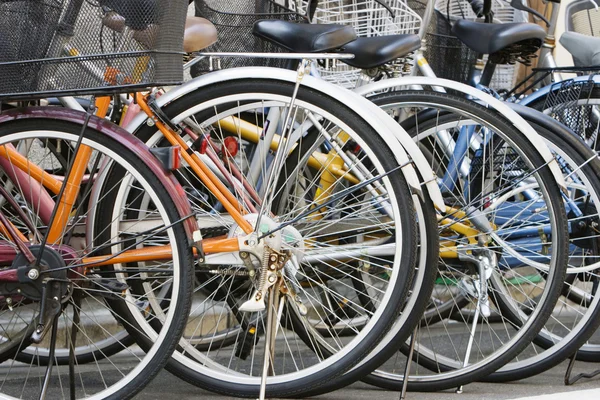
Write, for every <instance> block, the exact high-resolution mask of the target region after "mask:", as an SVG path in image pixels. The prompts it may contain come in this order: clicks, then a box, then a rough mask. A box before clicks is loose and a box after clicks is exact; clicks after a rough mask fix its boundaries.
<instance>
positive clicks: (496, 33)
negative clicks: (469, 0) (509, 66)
mask: <svg viewBox="0 0 600 400" xmlns="http://www.w3.org/2000/svg"><path fill="white" fill-rule="evenodd" d="M452 32H453V33H454V34H455V35H456V37H457V38H458V39H460V40H461V41H462V42H463V43H464V44H465V45H466V46H467V47H469V48H470V49H471V50H473V51H476V52H477V53H481V54H489V55H490V60H494V59H496V60H495V61H493V62H495V63H497V64H504V63H506V62H509V61H508V60H506V59H507V58H510V57H509V56H510V55H511V54H512V55H517V56H526V55H530V54H532V53H535V52H536V51H537V50H538V49H539V48H540V47H541V46H542V44H543V43H544V38H545V37H546V31H544V28H542V27H541V26H539V25H536V24H530V23H527V22H516V23H509V24H486V23H483V22H474V21H467V20H464V19H461V20H458V21H456V23H455V24H454V26H453V27H452ZM493 55H497V56H498V57H494V56H493Z"/></svg>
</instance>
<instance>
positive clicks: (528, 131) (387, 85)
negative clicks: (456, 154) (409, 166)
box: [355, 76, 566, 190]
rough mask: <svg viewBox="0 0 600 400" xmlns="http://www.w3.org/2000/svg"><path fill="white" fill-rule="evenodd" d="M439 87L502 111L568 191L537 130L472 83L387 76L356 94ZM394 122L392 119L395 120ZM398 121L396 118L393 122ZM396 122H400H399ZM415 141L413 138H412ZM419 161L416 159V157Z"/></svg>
mask: <svg viewBox="0 0 600 400" xmlns="http://www.w3.org/2000/svg"><path fill="white" fill-rule="evenodd" d="M413 85H414V86H436V87H442V88H446V89H452V90H456V91H458V92H461V93H464V94H465V95H468V96H470V97H472V98H473V99H476V100H478V102H479V103H480V104H482V105H484V106H486V107H488V108H491V109H493V110H496V111H498V112H500V113H501V114H502V115H503V116H504V117H505V118H507V119H508V120H509V121H510V122H511V123H512V124H513V126H514V127H515V128H517V129H518V130H519V131H520V132H521V133H522V134H523V136H524V137H525V138H526V139H527V140H528V141H529V142H530V143H531V144H532V145H533V147H534V148H535V149H536V150H537V152H538V153H539V154H540V155H541V156H542V157H543V159H544V160H545V161H546V163H547V164H548V166H549V167H550V171H551V172H552V175H554V179H555V180H556V182H557V183H558V185H559V186H560V187H561V188H562V189H563V190H566V183H565V178H564V176H563V174H562V172H561V170H560V166H559V165H558V163H557V162H556V160H555V159H554V156H553V155H552V152H551V151H550V149H548V146H546V144H545V142H544V140H543V139H542V137H541V136H540V135H538V133H537V132H536V131H535V130H534V129H533V128H532V127H531V126H530V125H529V124H528V123H527V121H525V120H524V119H523V118H522V117H521V116H519V114H518V113H517V112H515V111H514V110H513V109H512V108H511V107H510V106H508V105H507V104H506V103H504V102H502V101H500V100H498V99H496V98H494V97H492V96H491V95H489V94H487V93H484V92H482V91H481V90H479V89H476V88H474V87H472V86H468V85H465V84H463V83H459V82H455V81H451V80H448V79H441V78H429V77H423V76H409V77H403V78H394V79H384V80H381V81H379V82H375V83H371V84H368V85H365V86H361V87H359V88H357V89H355V93H358V94H360V95H362V96H367V97H368V95H369V94H370V93H374V92H379V91H382V90H390V89H394V88H400V87H410V86H413ZM392 121H393V119H392ZM394 123H396V121H394ZM396 124H397V123H396ZM411 141H412V140H411ZM413 144H414V147H411V146H409V145H408V144H407V143H403V146H404V148H405V149H406V151H407V152H408V153H409V154H412V153H411V151H414V150H413V149H414V148H417V149H418V147H417V145H416V143H414V142H413ZM415 162H416V160H415Z"/></svg>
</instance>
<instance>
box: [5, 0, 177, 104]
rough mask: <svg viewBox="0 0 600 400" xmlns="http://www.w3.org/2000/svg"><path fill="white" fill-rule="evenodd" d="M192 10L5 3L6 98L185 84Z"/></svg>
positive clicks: (34, 0) (88, 1) (113, 3)
mask: <svg viewBox="0 0 600 400" xmlns="http://www.w3.org/2000/svg"><path fill="white" fill-rule="evenodd" d="M167 5H168V6H167ZM187 6H188V3H187V1H186V0H157V1H148V0H129V1H123V0H11V1H0V37H2V44H0V75H1V76H2V79H1V80H0V98H1V99H2V100H7V99H8V100H10V99H23V98H36V97H46V96H51V95H52V96H54V95H74V94H109V93H117V92H125V91H132V90H139V89H142V88H148V87H152V86H160V85H170V84H176V83H179V82H181V81H182V80H183V31H184V27H185V18H186V12H187Z"/></svg>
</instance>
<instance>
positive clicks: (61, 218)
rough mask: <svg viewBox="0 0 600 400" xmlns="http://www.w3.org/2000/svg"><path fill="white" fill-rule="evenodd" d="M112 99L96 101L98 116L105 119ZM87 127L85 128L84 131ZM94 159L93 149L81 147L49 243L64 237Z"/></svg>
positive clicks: (51, 230) (53, 221)
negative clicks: (84, 178) (89, 165)
mask: <svg viewBox="0 0 600 400" xmlns="http://www.w3.org/2000/svg"><path fill="white" fill-rule="evenodd" d="M111 100H112V99H111V98H110V97H108V96H105V97H100V98H98V99H97V100H96V107H97V110H96V116H97V117H98V118H105V117H106V113H107V112H108V107H109V106H110V102H111ZM85 128H87V127H84V129H85ZM91 157H92V149H91V148H90V147H88V146H86V145H84V144H81V146H79V149H78V151H77V154H76V155H75V159H74V160H73V165H72V166H71V171H70V172H69V174H68V179H67V182H62V184H63V185H66V186H65V191H64V193H63V195H62V196H61V198H60V203H59V204H58V207H57V209H56V215H55V216H54V219H53V220H52V221H51V225H50V230H49V232H48V239H47V240H48V243H50V244H58V243H59V242H60V240H61V237H62V236H63V232H64V230H65V227H66V226H67V221H68V220H69V216H70V215H71V211H72V210H73V206H74V205H75V202H76V200H77V196H79V191H80V189H81V183H82V181H83V177H84V175H85V172H86V170H87V164H88V163H89V161H90V158H91Z"/></svg>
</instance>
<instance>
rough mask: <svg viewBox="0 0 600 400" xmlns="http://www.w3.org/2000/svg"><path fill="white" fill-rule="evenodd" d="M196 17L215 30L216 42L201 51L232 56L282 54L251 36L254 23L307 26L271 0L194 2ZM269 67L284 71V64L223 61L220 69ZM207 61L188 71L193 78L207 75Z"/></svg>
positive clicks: (277, 48)
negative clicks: (277, 21)
mask: <svg viewBox="0 0 600 400" xmlns="http://www.w3.org/2000/svg"><path fill="white" fill-rule="evenodd" d="M195 5H196V16H198V17H204V18H206V19H208V20H209V21H210V22H212V23H213V24H214V25H215V26H216V27H217V33H218V39H219V40H218V42H217V43H215V44H214V45H212V46H210V47H209V48H207V49H205V50H203V51H206V52H232V53H281V52H283V50H282V49H281V48H280V47H277V46H275V45H273V44H271V43H269V42H267V41H265V40H262V39H260V38H257V37H256V36H254V35H253V34H252V27H253V25H254V23H255V22H256V21H260V20H263V19H278V20H283V21H291V22H298V23H305V22H308V21H307V19H306V18H305V17H303V16H302V15H300V14H298V13H296V12H294V11H292V10H290V9H288V8H286V7H284V6H282V5H280V4H277V3H275V2H274V1H271V0H229V1H223V0H195ZM246 66H269V67H279V68H287V67H288V66H289V62H288V60H278V59H265V58H234V57H224V58H222V59H221V60H220V68H234V67H246ZM209 69H210V68H209V62H208V60H202V61H200V62H198V63H197V64H196V65H195V66H194V68H192V75H194V76H196V75H199V74H201V73H204V72H208V71H209Z"/></svg>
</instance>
